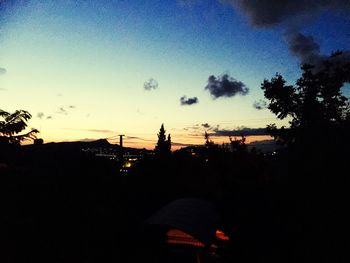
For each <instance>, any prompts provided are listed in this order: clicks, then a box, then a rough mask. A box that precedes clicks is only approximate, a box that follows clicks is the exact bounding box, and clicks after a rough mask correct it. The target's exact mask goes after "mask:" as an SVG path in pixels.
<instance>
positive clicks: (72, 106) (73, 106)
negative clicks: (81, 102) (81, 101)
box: [68, 105, 77, 109]
mask: <svg viewBox="0 0 350 263" xmlns="http://www.w3.org/2000/svg"><path fill="white" fill-rule="evenodd" d="M68 108H70V109H76V108H77V106H75V105H69V106H68Z"/></svg>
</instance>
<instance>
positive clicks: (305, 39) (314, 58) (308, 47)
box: [286, 32, 322, 65]
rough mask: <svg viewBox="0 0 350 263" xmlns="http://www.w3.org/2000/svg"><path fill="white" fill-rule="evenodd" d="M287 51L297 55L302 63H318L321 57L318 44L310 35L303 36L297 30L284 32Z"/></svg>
mask: <svg viewBox="0 0 350 263" xmlns="http://www.w3.org/2000/svg"><path fill="white" fill-rule="evenodd" d="M286 41H287V43H288V45H289V51H290V52H291V53H292V54H293V55H295V56H296V57H298V58H299V59H300V61H301V63H302V64H305V63H308V64H313V65H315V64H318V63H319V61H320V60H321V59H322V56H321V54H320V45H319V44H318V43H316V41H315V40H314V38H313V37H312V36H305V35H303V34H302V33H299V32H292V33H289V34H286Z"/></svg>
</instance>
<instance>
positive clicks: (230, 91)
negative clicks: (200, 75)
mask: <svg viewBox="0 0 350 263" xmlns="http://www.w3.org/2000/svg"><path fill="white" fill-rule="evenodd" d="M205 89H206V90H208V91H209V92H210V94H211V96H212V98H213V99H217V98H220V97H233V96H236V95H238V94H239V95H247V94H248V91H249V89H248V87H247V86H246V85H245V84H244V83H243V82H241V81H238V80H236V79H235V78H233V77H230V76H229V75H228V74H223V75H220V76H218V77H215V76H213V75H211V76H209V78H208V84H207V86H205Z"/></svg>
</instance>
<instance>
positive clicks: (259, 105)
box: [253, 100, 267, 110]
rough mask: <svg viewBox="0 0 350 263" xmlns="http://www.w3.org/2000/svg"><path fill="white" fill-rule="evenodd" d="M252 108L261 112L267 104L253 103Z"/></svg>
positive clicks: (261, 102)
mask: <svg viewBox="0 0 350 263" xmlns="http://www.w3.org/2000/svg"><path fill="white" fill-rule="evenodd" d="M253 107H254V108H255V109H257V110H263V109H266V107H267V102H266V101H264V100H259V101H255V102H254V104H253Z"/></svg>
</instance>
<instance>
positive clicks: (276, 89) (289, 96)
mask: <svg viewBox="0 0 350 263" xmlns="http://www.w3.org/2000/svg"><path fill="white" fill-rule="evenodd" d="M341 54H342V53H341V52H337V53H334V54H333V55H332V56H331V57H330V59H328V60H325V61H324V63H323V67H322V69H320V70H318V71H315V67H314V66H312V65H307V64H305V65H302V66H301V70H302V76H301V77H300V78H299V79H298V80H297V81H296V84H295V85H294V86H293V85H286V81H285V79H284V78H283V76H282V75H280V74H276V75H275V77H273V78H272V79H271V80H270V81H269V80H266V79H265V80H264V82H263V83H262V84H261V88H262V90H264V96H265V98H266V99H268V100H269V101H270V103H269V105H268V109H270V111H271V112H273V113H274V114H275V115H276V116H277V117H278V118H279V119H281V120H282V119H285V118H287V119H290V121H289V123H290V127H288V128H287V129H286V128H285V127H282V128H281V129H278V128H277V127H276V125H274V124H272V125H269V126H268V131H270V133H271V135H273V136H274V137H275V138H276V139H278V140H279V141H280V142H282V143H286V144H292V143H294V142H298V141H300V139H301V138H303V139H302V140H307V139H309V138H310V136H314V135H315V133H316V132H322V131H325V130H329V128H335V127H337V128H339V127H340V126H344V125H349V121H350V106H349V102H348V98H347V97H346V96H344V95H343V94H342V92H341V89H342V88H343V87H344V85H345V84H346V83H349V82H350V62H348V63H347V64H341V65H338V64H337V63H336V59H337V57H338V56H340V55H341Z"/></svg>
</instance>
